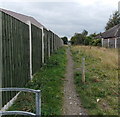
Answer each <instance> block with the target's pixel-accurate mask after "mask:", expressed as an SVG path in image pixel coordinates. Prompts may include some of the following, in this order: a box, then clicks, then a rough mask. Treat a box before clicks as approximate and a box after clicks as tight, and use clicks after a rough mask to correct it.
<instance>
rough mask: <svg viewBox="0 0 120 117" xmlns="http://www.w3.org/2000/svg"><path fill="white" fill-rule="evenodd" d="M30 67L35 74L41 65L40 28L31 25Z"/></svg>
mask: <svg viewBox="0 0 120 117" xmlns="http://www.w3.org/2000/svg"><path fill="white" fill-rule="evenodd" d="M31 28H32V69H33V74H35V73H36V72H37V71H38V70H39V69H40V68H41V67H42V30H41V29H39V28H37V27H36V26H34V25H32V26H31Z"/></svg>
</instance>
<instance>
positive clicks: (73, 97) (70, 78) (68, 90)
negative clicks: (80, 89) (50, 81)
mask: <svg viewBox="0 0 120 117" xmlns="http://www.w3.org/2000/svg"><path fill="white" fill-rule="evenodd" d="M67 59H68V63H67V70H66V75H65V77H66V79H65V82H64V99H63V100H64V104H63V115H87V113H86V111H85V109H83V108H82V104H81V102H80V99H79V97H78V95H77V93H76V90H75V85H74V70H73V69H74V68H73V67H74V63H73V59H72V56H71V52H70V48H68V49H67Z"/></svg>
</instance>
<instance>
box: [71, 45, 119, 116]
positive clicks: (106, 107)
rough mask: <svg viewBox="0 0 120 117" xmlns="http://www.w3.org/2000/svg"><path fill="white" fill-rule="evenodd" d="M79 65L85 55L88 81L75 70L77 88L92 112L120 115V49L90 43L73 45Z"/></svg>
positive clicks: (91, 113) (79, 65) (76, 65)
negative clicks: (119, 111)
mask: <svg viewBox="0 0 120 117" xmlns="http://www.w3.org/2000/svg"><path fill="white" fill-rule="evenodd" d="M71 49H72V53H73V56H74V61H75V68H79V67H81V59H82V57H85V68H86V69H85V70H86V83H85V84H82V82H81V75H82V74H81V71H76V72H75V83H76V87H77V91H78V93H79V96H80V97H81V100H82V102H83V105H84V107H85V108H86V109H87V110H88V113H89V114H90V115H118V51H117V49H107V48H100V47H93V46H92V47H90V46H74V47H72V48H71Z"/></svg>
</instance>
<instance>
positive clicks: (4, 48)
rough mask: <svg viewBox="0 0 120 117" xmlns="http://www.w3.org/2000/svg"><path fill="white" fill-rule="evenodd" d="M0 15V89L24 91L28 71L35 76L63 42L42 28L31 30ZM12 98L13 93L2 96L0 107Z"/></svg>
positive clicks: (19, 22) (28, 77) (28, 78)
mask: <svg viewBox="0 0 120 117" xmlns="http://www.w3.org/2000/svg"><path fill="white" fill-rule="evenodd" d="M0 14H1V16H0V17H1V18H0V24H2V26H1V27H0V28H1V29H2V30H1V31H2V32H0V37H1V38H0V49H1V50H0V64H1V65H0V87H2V88H6V87H19V88H20V87H24V85H25V84H26V83H27V82H28V81H29V80H30V79H31V78H30V77H31V76H30V71H32V75H34V74H35V73H36V72H37V71H38V70H39V69H40V67H41V66H42V65H43V64H44V63H46V62H47V60H48V58H49V56H50V55H51V54H52V53H53V52H54V51H55V50H57V49H58V48H59V47H61V46H62V45H63V42H62V40H61V39H60V38H59V37H58V36H57V35H56V34H54V33H53V32H52V31H48V30H47V29H45V28H43V27H42V28H38V27H37V26H35V25H33V24H31V27H30V26H29V25H27V24H26V23H24V22H22V21H20V20H18V19H16V18H14V17H12V16H10V15H8V14H6V13H4V12H1V13H0ZM30 28H31V46H32V47H31V50H30ZM1 33H2V34H1ZM30 53H31V56H30ZM30 57H31V58H30ZM30 59H31V60H32V61H30ZM30 62H31V63H30ZM30 64H31V65H32V67H30ZM0 96H1V94H0ZM13 96H15V93H11V92H8V93H6V92H5V93H3V94H2V107H3V106H4V105H5V104H6V103H7V102H9V100H11V98H12V97H13ZM0 98H1V97H0ZM0 108H1V107H0Z"/></svg>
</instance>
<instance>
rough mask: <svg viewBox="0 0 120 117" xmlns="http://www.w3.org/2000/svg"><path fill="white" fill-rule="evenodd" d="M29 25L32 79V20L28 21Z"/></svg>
mask: <svg viewBox="0 0 120 117" xmlns="http://www.w3.org/2000/svg"><path fill="white" fill-rule="evenodd" d="M27 24H28V25H29V45H30V78H31V80H32V31H31V22H30V21H28V22H27Z"/></svg>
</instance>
